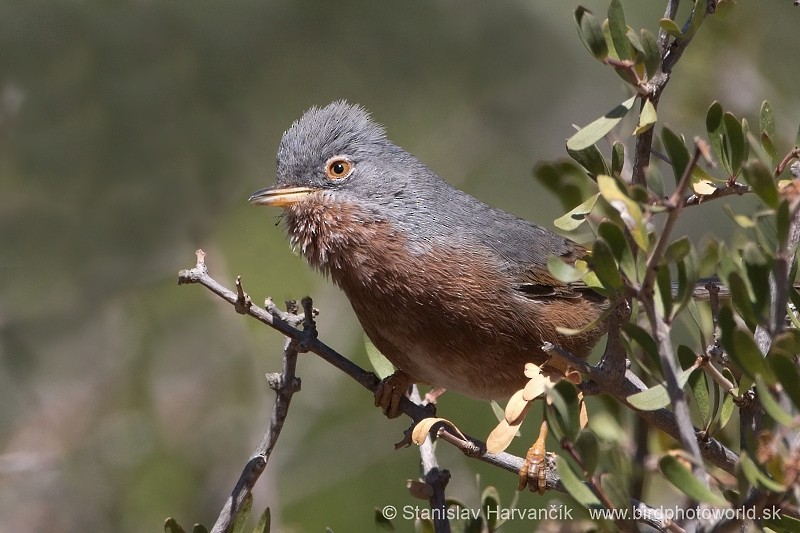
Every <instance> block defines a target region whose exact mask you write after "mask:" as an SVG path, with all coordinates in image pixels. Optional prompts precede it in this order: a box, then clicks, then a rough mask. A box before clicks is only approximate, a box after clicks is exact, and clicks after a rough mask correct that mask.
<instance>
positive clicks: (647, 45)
mask: <svg viewBox="0 0 800 533" xmlns="http://www.w3.org/2000/svg"><path fill="white" fill-rule="evenodd" d="M640 41H641V43H642V50H643V51H644V68H645V70H646V71H647V77H648V78H652V77H653V76H654V75H655V73H656V72H658V68H659V67H660V66H661V53H660V52H659V51H658V42H657V41H656V36H655V35H653V32H651V31H650V30H647V29H643V30H641V32H640Z"/></svg>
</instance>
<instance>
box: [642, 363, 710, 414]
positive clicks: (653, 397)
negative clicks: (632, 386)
mask: <svg viewBox="0 0 800 533" xmlns="http://www.w3.org/2000/svg"><path fill="white" fill-rule="evenodd" d="M696 370H697V368H687V369H685V370H681V371H680V372H679V373H678V376H677V378H678V385H679V386H680V387H681V388H683V386H684V385H686V382H687V381H688V380H689V376H691V375H692V372H695V371H696ZM670 402H671V400H670V397H669V393H668V392H667V387H666V384H663V383H661V384H658V385H654V386H653V387H650V388H649V389H647V390H644V391H642V392H637V393H636V394H632V395H630V396H628V403H629V404H631V405H632V406H633V407H634V408H636V409H639V410H640V411H655V410H656V409H661V408H663V407H666V406H667V405H669V404H670Z"/></svg>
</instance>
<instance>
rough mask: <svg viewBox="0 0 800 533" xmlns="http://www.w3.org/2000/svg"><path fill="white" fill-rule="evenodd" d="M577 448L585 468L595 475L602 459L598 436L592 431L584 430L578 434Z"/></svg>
mask: <svg viewBox="0 0 800 533" xmlns="http://www.w3.org/2000/svg"><path fill="white" fill-rule="evenodd" d="M575 448H576V449H577V450H578V454H579V455H580V457H581V462H582V463H583V467H584V468H585V469H586V471H587V472H589V474H591V475H594V471H595V470H597V463H598V461H599V458H600V443H599V442H598V440H597V436H596V435H595V434H594V431H592V430H591V429H584V430H581V432H580V433H579V434H578V438H577V439H576V440H575Z"/></svg>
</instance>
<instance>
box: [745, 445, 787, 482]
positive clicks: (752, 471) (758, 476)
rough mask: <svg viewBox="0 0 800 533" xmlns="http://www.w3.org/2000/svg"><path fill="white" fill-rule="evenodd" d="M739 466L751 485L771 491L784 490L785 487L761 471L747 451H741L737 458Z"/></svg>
mask: <svg viewBox="0 0 800 533" xmlns="http://www.w3.org/2000/svg"><path fill="white" fill-rule="evenodd" d="M739 467H740V468H741V469H742V473H743V474H744V476H745V477H746V478H747V481H749V482H750V484H751V485H755V486H758V487H761V488H764V489H766V490H770V491H772V492H785V491H786V487H785V486H783V485H781V484H780V483H778V482H777V481H775V480H774V479H772V478H770V477H769V476H768V475H767V474H765V473H764V472H762V471H761V469H760V468H759V467H758V465H757V464H756V463H755V461H753V460H752V459H751V458H750V456H749V455H748V454H747V453H744V452H743V453H742V455H741V458H740V460H739Z"/></svg>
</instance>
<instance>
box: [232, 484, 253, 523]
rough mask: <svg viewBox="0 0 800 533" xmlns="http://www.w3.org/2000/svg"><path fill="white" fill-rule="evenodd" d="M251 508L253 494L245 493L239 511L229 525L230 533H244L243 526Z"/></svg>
mask: <svg viewBox="0 0 800 533" xmlns="http://www.w3.org/2000/svg"><path fill="white" fill-rule="evenodd" d="M252 508H253V494H252V493H247V496H245V498H244V502H242V507H241V508H240V509H239V513H238V514H237V515H236V518H234V520H233V524H232V525H231V529H230V531H231V533H244V526H245V525H246V524H247V519H248V518H250V510H251V509H252Z"/></svg>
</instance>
